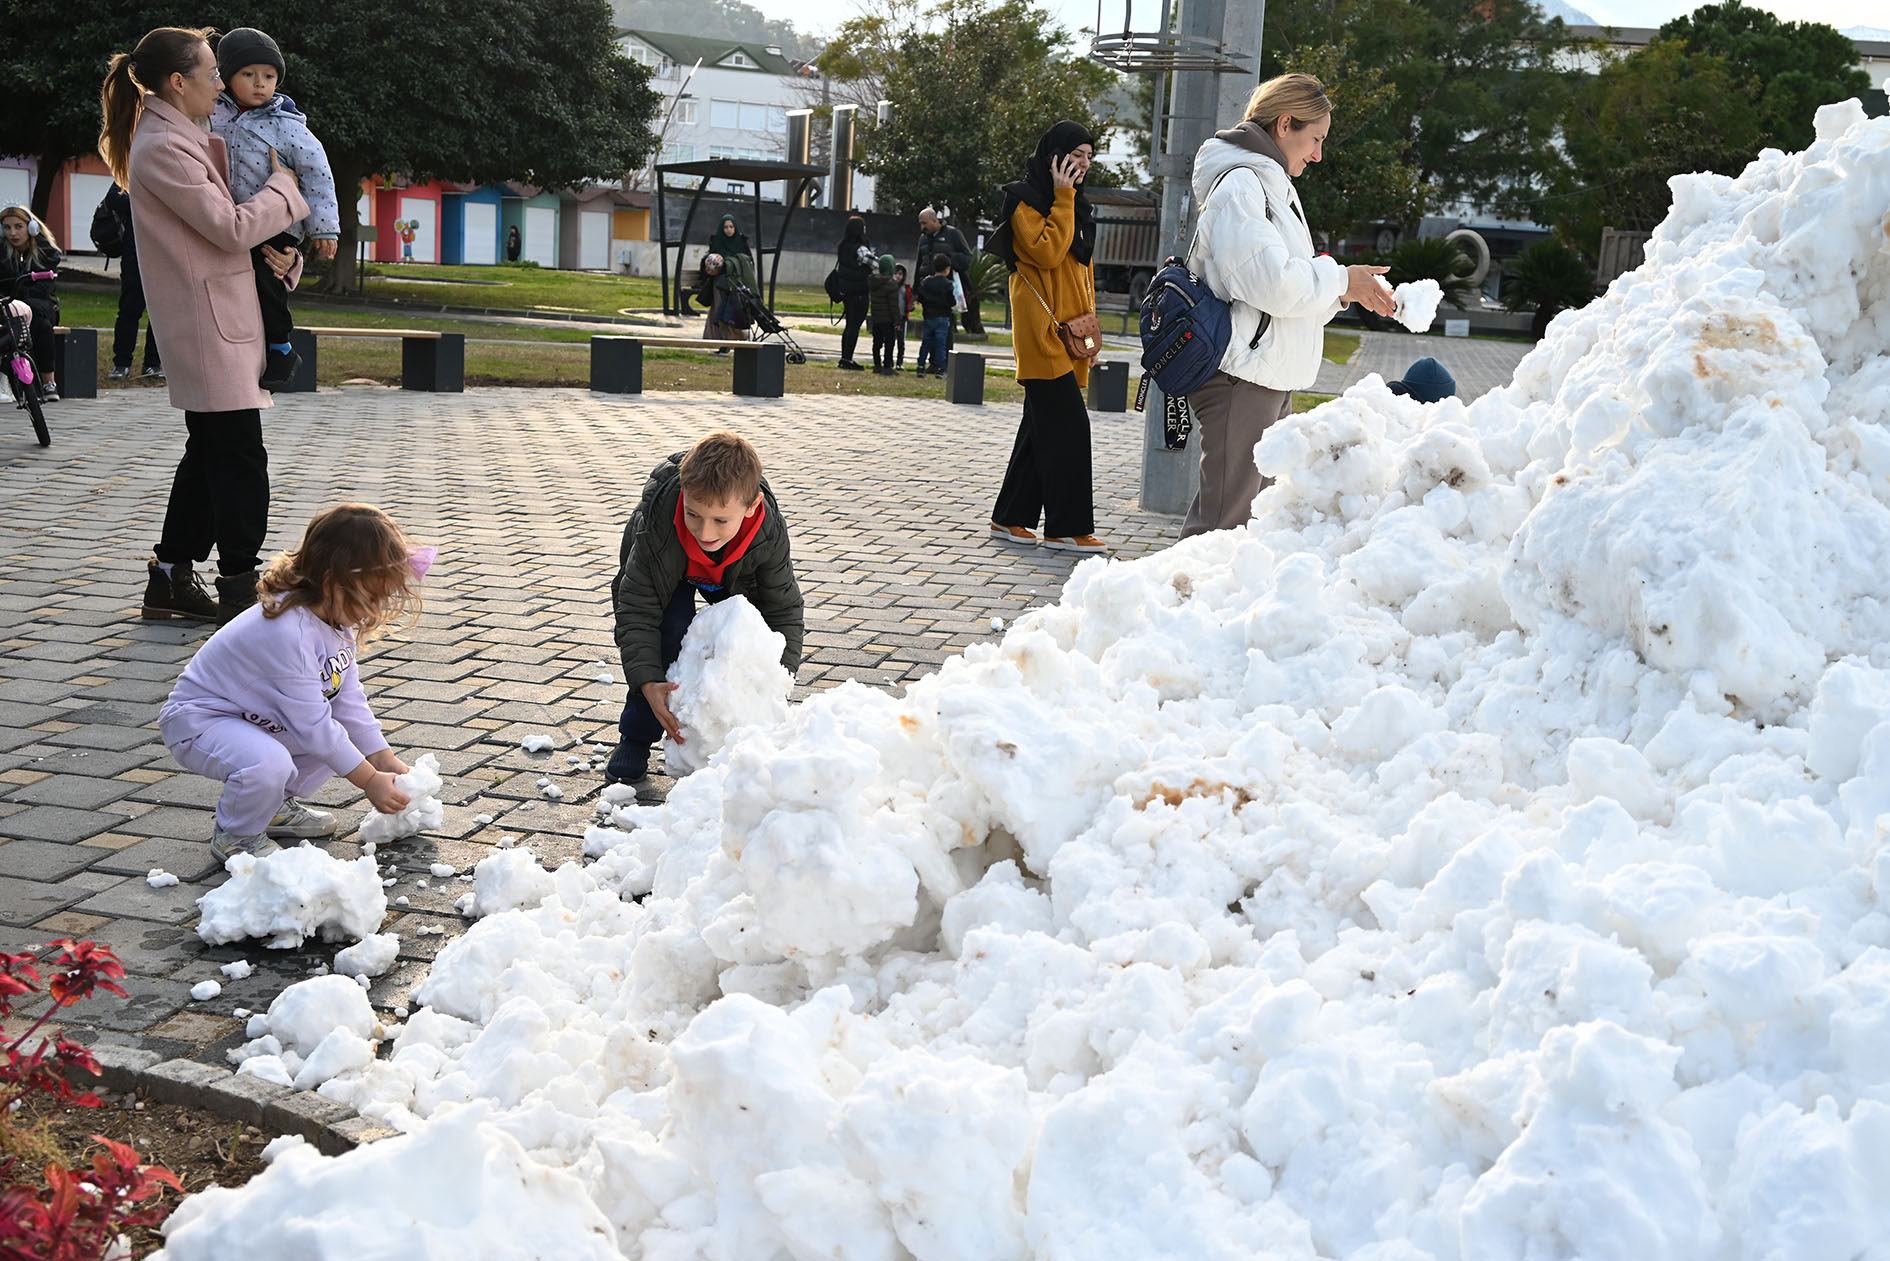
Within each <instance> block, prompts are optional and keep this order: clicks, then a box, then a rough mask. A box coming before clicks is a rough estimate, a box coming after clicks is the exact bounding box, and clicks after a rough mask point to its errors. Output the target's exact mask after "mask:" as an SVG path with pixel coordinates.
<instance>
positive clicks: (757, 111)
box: [742, 101, 768, 131]
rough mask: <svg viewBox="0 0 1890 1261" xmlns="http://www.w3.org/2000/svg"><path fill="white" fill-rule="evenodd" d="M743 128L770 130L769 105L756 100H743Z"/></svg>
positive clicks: (748, 129) (744, 129)
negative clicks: (758, 102)
mask: <svg viewBox="0 0 1890 1261" xmlns="http://www.w3.org/2000/svg"><path fill="white" fill-rule="evenodd" d="M742 130H743V131H766V130H768V107H767V106H766V105H760V104H757V103H756V102H754V101H743V102H742Z"/></svg>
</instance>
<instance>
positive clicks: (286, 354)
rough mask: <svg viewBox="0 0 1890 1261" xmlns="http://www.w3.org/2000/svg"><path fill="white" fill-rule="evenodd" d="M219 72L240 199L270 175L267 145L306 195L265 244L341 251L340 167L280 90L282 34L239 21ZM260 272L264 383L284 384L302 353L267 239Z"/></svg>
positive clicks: (219, 119)
mask: <svg viewBox="0 0 1890 1261" xmlns="http://www.w3.org/2000/svg"><path fill="white" fill-rule="evenodd" d="M217 73H218V74H219V75H220V76H221V77H222V79H223V91H222V92H221V93H220V94H219V95H218V97H217V103H216V108H215V109H214V110H213V111H212V112H211V115H210V130H211V131H213V132H215V133H216V134H217V135H218V136H221V137H222V138H223V143H224V144H225V145H226V146H228V148H229V151H230V192H231V193H232V194H233V195H234V196H235V198H236V200H237V201H239V202H244V201H248V200H249V199H250V198H251V197H254V196H255V195H256V193H257V191H258V190H259V189H261V188H262V186H263V185H264V184H266V183H268V182H269V176H270V173H271V171H272V169H273V168H272V166H271V163H270V158H269V153H270V150H272V149H273V150H274V151H275V152H276V154H277V156H279V157H280V158H281V159H282V164H283V165H284V166H287V167H288V168H290V169H291V170H293V171H294V172H295V176H296V179H297V180H298V181H300V183H301V185H302V197H303V200H305V201H307V202H308V218H306V219H304V220H302V221H301V222H300V223H296V224H292V225H290V227H289V229H288V231H286V232H282V233H278V234H277V235H276V236H274V237H272V238H270V239H269V240H268V241H265V242H264V243H263V245H266V246H273V247H274V248H276V249H279V250H293V249H299V248H300V247H301V244H302V241H303V239H304V238H307V239H308V240H309V241H311V242H312V243H313V246H314V250H315V253H317V254H318V255H320V256H321V257H323V258H333V257H334V256H335V241H336V239H337V238H338V237H339V236H340V235H341V205H340V202H339V201H338V200H337V199H336V196H335V173H334V171H333V170H331V169H330V168H329V165H328V154H327V153H326V152H325V151H324V150H323V149H322V142H321V141H319V140H317V139H316V138H315V136H314V133H312V132H311V131H309V129H308V119H307V118H306V117H305V116H304V115H303V114H302V112H301V111H300V110H298V109H297V108H296V107H295V102H294V101H292V100H290V99H289V98H288V97H286V96H284V95H282V94H281V93H280V92H278V91H276V88H277V86H278V85H279V84H280V83H281V82H282V77H283V67H282V50H281V49H280V48H278V47H276V41H275V40H273V39H271V38H269V36H267V35H265V34H264V33H263V32H261V31H259V30H256V29H255V28H254V27H249V26H239V27H237V28H236V29H235V30H233V31H231V32H230V33H229V34H228V35H225V36H224V37H223V38H222V39H221V40H219V41H218V42H217ZM250 257H251V260H252V263H253V266H254V269H255V273H256V298H257V301H258V302H259V303H260V304H261V305H262V324H263V340H264V341H266V342H268V343H269V358H268V361H267V365H266V366H265V367H264V369H263V375H262V384H263V386H264V387H265V388H267V389H271V390H278V389H281V388H283V387H284V386H286V385H288V384H289V380H290V378H291V377H293V376H294V375H295V369H296V368H297V366H298V361H299V358H300V357H299V356H298V355H297V354H296V353H295V347H294V345H293V344H292V343H291V342H290V340H289V333H290V331H291V330H292V329H293V328H294V327H295V321H294V318H293V317H292V316H291V315H290V314H289V288H288V286H287V285H285V284H284V283H283V282H282V278H281V277H280V276H278V275H276V273H275V270H274V269H273V268H271V267H270V266H269V261H268V259H267V257H266V256H265V255H264V254H263V246H257V247H256V248H255V249H253V250H251V251H250Z"/></svg>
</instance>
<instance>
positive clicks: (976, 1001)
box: [166, 104, 1890, 1261]
mask: <svg viewBox="0 0 1890 1261" xmlns="http://www.w3.org/2000/svg"><path fill="white" fill-rule="evenodd" d="M1674 198H1675V205H1674V209H1673V212H1672V214H1671V216H1670V217H1669V219H1668V221H1667V222H1666V223H1665V224H1664V225H1663V226H1662V227H1661V228H1660V230H1659V231H1658V232H1657V233H1656V234H1655V236H1654V239H1653V241H1652V242H1651V243H1650V245H1649V247H1648V251H1647V262H1646V264H1645V265H1644V266H1643V267H1642V268H1641V269H1640V270H1639V271H1637V272H1635V273H1633V274H1631V275H1629V276H1626V277H1624V278H1622V279H1621V280H1619V281H1617V282H1616V283H1615V285H1614V286H1613V287H1612V288H1611V289H1610V291H1609V293H1608V295H1607V296H1606V297H1605V298H1603V299H1601V300H1599V301H1597V302H1595V303H1594V304H1592V305H1591V306H1589V307H1587V308H1586V309H1583V310H1581V311H1577V312H1571V313H1567V314H1564V315H1562V316H1561V317H1559V318H1558V319H1557V320H1556V321H1555V323H1554V325H1553V327H1552V329H1551V332H1550V336H1549V338H1548V340H1547V341H1545V342H1544V343H1543V344H1542V345H1541V346H1540V347H1538V348H1537V349H1536V350H1535V351H1534V352H1533V353H1532V354H1531V355H1530V356H1529V358H1528V359H1526V360H1525V361H1524V362H1523V364H1522V365H1521V366H1520V367H1519V369H1518V370H1517V373H1516V377H1515V380H1514V382H1513V383H1512V384H1511V385H1510V386H1509V387H1507V388H1505V389H1501V390H1497V391H1494V392H1492V393H1490V394H1487V395H1485V396H1483V397H1482V398H1480V399H1478V400H1477V401H1476V402H1475V403H1474V404H1472V405H1470V406H1467V407H1466V406H1465V405H1464V404H1463V403H1462V402H1461V401H1460V400H1456V399H1449V400H1445V401H1443V402H1441V403H1438V404H1436V405H1433V406H1425V405H1422V404H1418V403H1416V402H1413V401H1411V400H1409V399H1405V398H1399V397H1396V396H1393V395H1392V394H1391V393H1390V392H1389V391H1388V390H1386V389H1385V388H1384V387H1383V384H1382V383H1381V382H1379V381H1377V380H1376V379H1372V378H1368V379H1367V380H1366V381H1365V382H1363V383H1361V384H1360V385H1358V386H1356V387H1354V388H1353V389H1352V390H1350V391H1348V392H1347V394H1345V395H1344V396H1343V397H1341V398H1340V399H1338V400H1336V401H1334V402H1333V403H1330V404H1328V405H1326V406H1324V407H1321V408H1319V409H1317V410H1316V411H1313V412H1310V413H1307V414H1304V415H1300V416H1296V417H1292V418H1289V419H1288V420H1286V421H1283V422H1281V423H1280V424H1279V425H1277V426H1275V427H1274V428H1273V429H1272V430H1271V431H1269V433H1268V435H1267V438H1266V439H1265V441H1263V442H1262V443H1261V444H1260V448H1259V457H1260V460H1261V464H1262V467H1263V469H1264V470H1265V471H1266V472H1267V473H1268V474H1269V475H1271V476H1272V477H1274V478H1276V479H1278V480H1277V484H1276V485H1275V486H1274V487H1272V488H1271V489H1270V490H1268V491H1267V492H1265V493H1264V494H1263V495H1262V497H1261V498H1260V500H1259V501H1258V507H1259V516H1258V518H1257V520H1256V521H1255V522H1254V523H1253V524H1252V526H1251V527H1250V528H1249V529H1247V530H1239V531H1228V532H1222V533H1215V534H1208V535H1204V536H1201V537H1199V538H1196V539H1192V540H1189V541H1188V542H1185V543H1182V544H1179V545H1177V546H1175V547H1173V548H1170V549H1168V550H1167V551H1164V552H1161V553H1159V554H1157V555H1154V556H1150V557H1147V558H1145V559H1141V560H1138V561H1134V562H1129V563H1111V562H1107V561H1103V560H1100V559H1097V560H1090V561H1086V562H1085V563H1084V564H1083V565H1082V566H1080V567H1079V568H1078V569H1077V571H1076V572H1075V573H1074V574H1073V575H1072V576H1071V578H1070V580H1069V582H1068V583H1067V584H1066V587H1065V590H1064V595H1063V598H1062V600H1061V601H1060V602H1059V603H1058V604H1056V605H1055V606H1053V607H1050V608H1046V609H1042V610H1038V611H1036V612H1032V613H1030V614H1028V615H1026V616H1024V617H1022V618H1020V619H1019V620H1018V622H1017V624H1016V625H1015V626H1013V627H1012V628H1011V629H1010V630H1009V631H1008V632H1006V633H1005V635H1004V636H1003V638H1002V640H1001V641H999V642H993V643H987V644H980V645H976V646H974V647H972V648H970V649H969V650H968V651H967V652H966V653H965V655H964V657H963V658H961V659H958V660H954V661H951V662H948V663H947V664H946V665H945V667H944V668H943V669H941V670H940V671H939V673H938V674H937V675H935V676H933V677H931V678H928V679H925V680H922V681H920V682H917V683H914V684H912V685H910V686H909V687H908V688H907V689H906V694H905V696H903V697H894V696H890V695H887V694H885V693H881V692H876V691H870V690H867V689H865V688H862V687H858V686H855V685H847V686H843V687H840V688H837V689H834V690H832V691H829V692H824V693H821V694H819V695H817V696H815V697H813V698H811V699H809V700H808V701H806V702H804V703H802V704H800V705H798V706H795V707H794V708H793V709H792V710H791V711H790V712H789V713H788V714H787V716H786V718H785V719H784V720H783V721H781V722H779V723H776V724H774V725H772V726H750V727H745V728H742V729H739V730H737V731H736V732H735V733H734V734H733V736H732V737H731V738H730V740H729V743H728V745H727V747H725V748H723V749H722V750H720V752H719V753H718V754H717V755H716V756H715V758H714V760H713V761H712V762H711V763H710V764H709V765H708V766H707V767H706V768H705V769H703V770H700V771H698V772H696V773H695V774H694V775H692V776H690V777H689V778H687V779H685V780H683V781H681V782H680V783H679V784H678V785H677V787H676V789H675V791H674V792H673V793H672V794H671V796H670V798H669V800H668V802H667V804H666V805H664V806H663V807H661V808H658V809H640V808H636V807H626V808H619V809H617V810H616V811H615V812H614V817H613V820H612V822H613V823H614V824H615V827H614V828H610V829H601V830H600V840H601V842H602V843H601V844H600V845H599V846H598V848H599V849H600V850H601V851H602V856H601V857H600V858H599V859H598V861H597V862H595V863H594V864H592V865H590V866H588V867H583V868H579V867H577V866H574V865H567V866H565V867H563V868H562V869H560V870H559V871H557V872H556V873H552V875H551V876H550V880H549V887H548V888H546V887H544V886H543V885H542V884H539V883H538V882H530V883H531V884H532V885H533V886H534V887H533V888H532V889H531V896H530V897H528V898H526V899H523V900H520V901H519V902H518V903H517V909H512V910H495V912H494V913H492V914H490V915H488V916H487V917H486V918H484V919H482V920H481V921H480V922H478V923H477V924H475V925H474V926H473V927H472V929H471V930H470V931H469V932H468V933H467V934H466V935H465V936H464V937H463V938H461V939H459V940H458V941H456V942H454V943H452V944H450V945H449V946H448V947H447V948H446V949H444V950H442V951H441V952H440V955H439V958H438V960H437V962H436V963H435V965H434V968H433V971H432V973H431V975H430V977H429V979H428V980H427V981H426V982H425V984H424V985H423V986H422V987H421V989H420V991H419V992H418V995H417V998H418V1000H419V1002H420V1003H423V1004H425V1006H424V1008H422V1009H420V1010H416V1011H415V1012H414V1013H413V1015H412V1018H411V1019H409V1020H408V1021H407V1023H406V1024H405V1026H404V1027H403V1028H402V1029H401V1030H400V1032H399V1033H398V1035H397V1036H396V1037H395V1038H394V1040H393V1045H392V1051H391V1055H388V1056H386V1057H383V1058H372V1059H363V1058H362V1056H361V1048H360V1046H359V1045H356V1043H357V1042H359V1043H361V1044H364V1045H365V1044H367V1043H368V1041H369V1039H368V1038H367V1037H366V1036H365V1035H362V1034H360V1033H352V1034H351V1035H350V1036H351V1037H352V1038H354V1039H355V1041H347V1040H346V1039H344V1040H343V1041H342V1042H341V1044H340V1045H339V1046H337V1047H336V1048H334V1049H333V1051H332V1053H331V1054H329V1055H327V1056H322V1055H319V1054H318V1055H314V1056H310V1055H308V1054H307V1053H306V1051H305V1050H304V1049H302V1048H304V1047H305V1046H306V1042H307V1038H306V1036H300V1037H297V1038H296V1039H295V1042H296V1047H295V1049H294V1053H295V1054H296V1055H297V1056H299V1057H301V1060H302V1062H301V1064H300V1066H299V1068H298V1070H297V1071H296V1072H295V1074H294V1078H293V1079H294V1080H295V1081H297V1082H298V1084H302V1085H308V1084H312V1083H313V1082H314V1081H315V1080H317V1079H318V1078H320V1079H321V1085H320V1090H321V1091H322V1093H324V1094H326V1095H328V1096H331V1097H333V1098H335V1099H338V1100H341V1101H343V1102H346V1103H350V1104H352V1105H354V1106H355V1107H357V1108H359V1109H360V1110H362V1111H363V1112H365V1113H367V1114H368V1115H370V1116H374V1117H379V1118H384V1119H386V1120H388V1121H390V1122H392V1123H393V1124H395V1125H396V1126H398V1127H400V1128H401V1129H403V1130H406V1131H408V1133H407V1134H406V1135H404V1136H403V1137H402V1138H400V1139H397V1140H392V1141H389V1142H387V1143H384V1144H374V1145H372V1146H370V1147H368V1148H366V1149H364V1150H361V1151H357V1152H354V1153H352V1154H350V1155H348V1156H345V1157H341V1158H339V1159H325V1158H322V1157H320V1156H318V1155H316V1154H315V1153H313V1152H312V1151H307V1150H304V1149H301V1148H296V1149H294V1150H292V1151H287V1152H285V1153H284V1154H283V1155H282V1156H281V1158H279V1159H278V1160H277V1161H276V1163H275V1165H274V1166H272V1167H271V1168H270V1169H269V1170H268V1171H267V1172H266V1173H264V1174H263V1175H261V1176H260V1177H258V1178H256V1179H255V1180H254V1181H252V1182H251V1183H249V1184H248V1186H246V1187H244V1188H242V1189H241V1190H238V1191H215V1190H213V1191H209V1192H206V1193H204V1194H202V1195H199V1196H196V1197H193V1198H192V1199H191V1200H190V1201H188V1202H187V1203H186V1204H185V1205H184V1206H183V1207H182V1208H181V1209H180V1210H179V1211H178V1213H177V1214H176V1215H175V1216H174V1217H173V1218H172V1219H171V1222H170V1223H169V1224H168V1225H167V1227H166V1230H167V1233H168V1241H169V1252H168V1254H167V1255H168V1256H169V1257H171V1258H172V1261H187V1259H194V1258H201V1257H219V1256H228V1255H239V1254H240V1255H288V1254H289V1253H291V1252H293V1253H296V1254H297V1255H301V1254H304V1253H306V1254H308V1255H315V1254H316V1253H317V1252H318V1251H321V1252H322V1253H323V1255H358V1254H359V1253H360V1249H361V1248H362V1247H363V1246H365V1244H366V1243H367V1241H370V1240H371V1241H373V1243H374V1245H375V1246H376V1247H377V1248H380V1249H382V1250H383V1251H384V1252H385V1254H386V1255H401V1256H404V1257H420V1256H425V1257H442V1258H444V1257H457V1256H460V1255H463V1252H464V1249H465V1248H466V1247H467V1246H469V1245H470V1244H473V1243H476V1244H477V1245H478V1246H479V1247H482V1248H483V1249H484V1250H485V1252H486V1253H487V1254H489V1255H494V1256H501V1255H503V1256H534V1255H538V1256H554V1255H555V1256H570V1257H593V1256H595V1257H605V1256H614V1255H623V1256H629V1257H638V1258H646V1259H649V1261H682V1259H684V1258H710V1259H712V1261H720V1259H727V1261H737V1259H740V1261H747V1259H751V1258H781V1257H788V1258H813V1257H823V1258H856V1259H857V1258H898V1257H906V1256H911V1257H918V1258H928V1259H929V1258H967V1259H969V1258H976V1259H978V1261H990V1259H993V1258H1022V1257H1038V1258H1051V1257H1056V1258H1085V1259H1090V1258H1114V1257H1121V1258H1133V1259H1137V1261H1143V1259H1146V1258H1155V1257H1174V1258H1188V1259H1189V1261H1199V1259H1201V1258H1247V1257H1254V1256H1268V1257H1293V1258H1300V1257H1347V1258H1370V1259H1371V1261H1407V1259H1409V1261H1415V1259H1417V1258H1427V1257H1428V1258H1466V1259H1468V1258H1490V1257H1505V1258H1507V1257H1524V1256H1527V1257H1532V1258H1548V1257H1583V1258H1613V1257H1623V1258H1635V1259H1637V1261H1639V1259H1643V1258H1654V1257H1658V1258H1662V1259H1663V1261H1671V1259H1676V1258H1714V1259H1717V1258H1731V1257H1755V1258H1756V1257H1786V1256H1789V1257H1794V1258H1801V1257H1853V1256H1864V1257H1880V1256H1885V1255H1887V1254H1886V1251H1885V1245H1884V1244H1883V1242H1882V1241H1883V1240H1884V1239H1885V1238H1886V1237H1890V1161H1886V1160H1885V1159H1884V1158H1883V1153H1884V1152H1885V1151H1886V1150H1890V1056H1887V1055H1886V1054H1885V1047H1886V1045H1890V913H1886V912H1887V909H1890V908H1887V903H1890V852H1887V851H1886V850H1885V848H1884V845H1883V829H1882V824H1881V822H1880V820H1882V819H1884V817H1885V812H1886V811H1890V649H1887V648H1886V647H1885V645H1886V644H1890V604H1886V603H1885V602H1884V601H1883V599H1882V592H1883V588H1884V578H1883V575H1884V574H1885V572H1886V571H1887V570H1890V353H1886V350H1885V347H1886V346H1890V216H1886V210H1890V122H1887V121H1881V120H1880V121H1876V122H1865V121H1864V120H1863V117H1862V114H1861V111H1860V110H1859V109H1858V108H1857V107H1856V106H1855V105H1854V104H1847V105H1843V106H1832V107H1827V108H1826V109H1824V110H1822V111H1820V114H1819V121H1818V140H1817V142H1816V143H1815V144H1814V145H1813V146H1812V147H1811V148H1810V149H1809V150H1808V151H1807V152H1805V153H1804V154H1800V155H1784V154H1779V153H1772V152H1768V153H1767V154H1765V155H1762V156H1761V158H1760V159H1759V160H1757V161H1756V162H1754V163H1753V164H1752V166H1751V167H1750V168H1749V169H1748V170H1747V171H1746V172H1745V173H1744V174H1742V175H1741V176H1740V177H1738V178H1736V179H1731V178H1725V177H1720V176H1712V175H1702V176H1691V177H1686V178H1682V179H1677V180H1675V181H1674ZM603 832H614V833H615V835H614V836H605V835H601V833H603ZM515 861H516V860H515ZM493 870H494V875H495V878H496V876H497V874H498V869H496V868H495V869H493ZM636 885H647V886H649V888H650V892H649V896H648V897H647V898H646V899H645V900H644V901H642V902H641V903H633V902H630V901H627V900H626V899H625V896H623V894H622V892H620V891H622V890H628V891H629V892H637V891H640V890H638V889H636V888H635V887H634V886H636ZM534 899H535V900H534ZM494 905H495V907H496V906H498V905H501V902H500V901H498V900H497V899H495V903H494ZM321 980H322V981H324V982H325V983H327V988H329V989H334V988H335V987H336V986H348V985H349V983H348V982H347V981H346V980H345V979H342V978H321ZM296 988H297V989H299V988H300V987H299V986H298V987H296ZM350 988H352V987H351V986H350ZM293 993H294V990H291V991H289V993H288V994H285V995H284V996H283V998H284V999H287V998H288V997H289V994H293ZM338 997H339V995H338V991H337V995H336V998H337V999H338ZM354 997H356V998H360V995H359V994H358V991H357V992H356V994H355V995H354ZM282 1001H283V999H279V1000H278V1002H282ZM362 1001H365V1000H364V999H363V1000H362ZM273 1010H274V1009H273V1008H272V1012H273ZM350 1018H352V1019H353V1020H355V1021H356V1022H357V1023H358V1022H359V1019H360V1012H359V1011H358V1010H355V1011H353V1012H352V1014H351V1017H350ZM290 1023H295V1022H290V1021H285V1022H284V1024H285V1033H286V1032H287V1029H286V1026H287V1025H288V1024H290ZM264 1024H265V1025H267V1026H268V1027H269V1028H270V1030H271V1031H272V1032H271V1033H270V1034H269V1035H268V1036H271V1037H274V1038H275V1039H276V1041H277V1042H278V1043H280V1044H281V1045H282V1047H283V1049H284V1050H285V1051H287V1050H290V1049H291V1047H290V1045H289V1042H288V1041H285V1040H284V1034H283V1033H275V1032H273V1030H274V1027H275V1022H274V1020H273V1017H272V1018H266V1019H265V1020H264ZM315 1049H316V1050H319V1046H318V1047H317V1048H315ZM318 1060H320V1061H324V1062H323V1063H321V1064H320V1065H317V1061H318ZM288 1064H289V1061H288V1060H287V1059H286V1057H284V1056H281V1055H277V1056H275V1057H274V1061H273V1063H269V1064H268V1065H267V1066H268V1067H269V1068H271V1069H273V1070H274V1071H275V1072H276V1073H282V1074H285V1075H286V1071H287V1067H288ZM331 1069H332V1070H333V1071H330V1070H331ZM442 1223H450V1225H451V1227H452V1228H453V1229H463V1231H464V1232H465V1233H463V1234H461V1235H453V1234H451V1233H450V1232H449V1231H448V1230H447V1229H446V1227H444V1226H443V1225H442ZM468 1223H469V1224H470V1225H463V1224H468Z"/></svg>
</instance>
